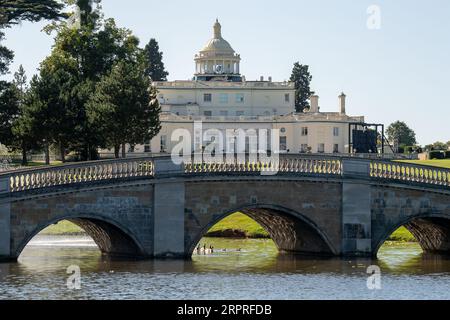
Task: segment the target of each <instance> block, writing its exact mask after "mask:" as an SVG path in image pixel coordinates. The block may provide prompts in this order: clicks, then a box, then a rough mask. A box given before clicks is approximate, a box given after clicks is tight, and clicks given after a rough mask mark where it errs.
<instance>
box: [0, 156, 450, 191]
mask: <svg viewBox="0 0 450 320" xmlns="http://www.w3.org/2000/svg"><path fill="white" fill-rule="evenodd" d="M202 174H210V175H214V174H219V175H233V174H237V175H241V174H242V175H275V174H292V175H305V176H317V177H328V176H329V177H342V178H344V179H347V178H348V179H366V180H388V181H393V182H401V183H414V184H419V185H425V186H430V185H431V186H438V187H444V188H448V187H450V170H449V169H444V168H433V167H429V166H422V165H416V164H410V163H402V162H394V161H384V160H370V159H359V158H349V157H347V158H344V157H339V156H329V155H328V156H327V155H324V156H319V155H305V154H281V155H279V157H278V159H274V158H271V157H256V158H253V157H251V156H249V155H237V156H235V157H231V160H230V159H229V157H227V156H225V157H224V158H220V159H218V158H215V159H212V160H211V159H204V158H203V157H201V155H200V157H199V155H192V157H190V158H189V159H187V160H186V161H185V162H184V163H183V164H181V165H175V164H174V163H173V162H172V159H171V158H170V157H169V156H156V157H155V156H153V157H139V158H127V159H114V160H103V161H93V162H84V163H75V164H67V165H61V166H54V167H41V168H31V169H25V170H16V171H9V172H6V173H2V174H0V197H4V196H5V195H8V194H9V193H14V192H22V191H28V190H35V189H43V188H46V187H53V186H65V185H75V184H81V183H95V182H101V181H109V180H119V179H133V178H155V177H156V178H162V177H174V176H182V175H189V176H192V175H202Z"/></svg>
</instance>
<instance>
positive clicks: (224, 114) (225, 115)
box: [220, 110, 228, 117]
mask: <svg viewBox="0 0 450 320" xmlns="http://www.w3.org/2000/svg"><path fill="white" fill-rule="evenodd" d="M220 116H221V117H228V111H227V110H222V111H220Z"/></svg>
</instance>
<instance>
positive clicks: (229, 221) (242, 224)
mask: <svg viewBox="0 0 450 320" xmlns="http://www.w3.org/2000/svg"><path fill="white" fill-rule="evenodd" d="M230 235H234V236H237V237H239V236H245V237H247V238H269V234H268V233H267V231H266V230H264V228H263V227H262V226H261V225H259V224H258V223H257V222H256V221H254V220H253V219H251V218H249V217H248V216H246V215H245V214H243V213H240V212H237V213H234V214H232V215H230V216H228V217H226V218H225V219H223V220H221V221H219V222H218V223H217V224H216V225H214V227H212V228H211V229H210V230H209V231H208V234H207V236H216V237H218V236H230ZM388 240H389V241H402V242H415V241H416V240H415V238H414V236H413V235H412V234H411V233H410V232H409V231H408V230H407V229H406V228H405V227H401V228H399V229H398V230H396V231H395V232H394V233H393V234H392V235H391V236H390V237H389V239H388Z"/></svg>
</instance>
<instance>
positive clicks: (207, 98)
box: [203, 93, 212, 102]
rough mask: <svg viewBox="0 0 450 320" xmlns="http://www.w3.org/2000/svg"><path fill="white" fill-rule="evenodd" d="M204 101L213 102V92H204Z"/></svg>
mask: <svg viewBox="0 0 450 320" xmlns="http://www.w3.org/2000/svg"><path fill="white" fill-rule="evenodd" d="M203 101H204V102H211V101H212V94H211V93H205V94H203Z"/></svg>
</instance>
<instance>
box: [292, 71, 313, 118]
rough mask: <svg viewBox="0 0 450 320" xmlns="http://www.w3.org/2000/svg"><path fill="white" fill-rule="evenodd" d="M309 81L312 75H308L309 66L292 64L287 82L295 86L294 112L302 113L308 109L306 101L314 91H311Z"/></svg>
mask: <svg viewBox="0 0 450 320" xmlns="http://www.w3.org/2000/svg"><path fill="white" fill-rule="evenodd" d="M311 80H312V75H311V74H310V73H309V66H307V65H303V64H300V63H299V62H296V63H294V68H293V69H292V74H291V78H290V79H289V81H291V82H294V84H295V111H296V112H303V111H304V110H305V109H308V108H309V107H310V105H309V102H308V101H309V98H310V97H311V95H313V94H314V91H311V88H310V84H311Z"/></svg>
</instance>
